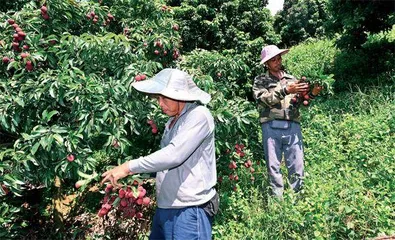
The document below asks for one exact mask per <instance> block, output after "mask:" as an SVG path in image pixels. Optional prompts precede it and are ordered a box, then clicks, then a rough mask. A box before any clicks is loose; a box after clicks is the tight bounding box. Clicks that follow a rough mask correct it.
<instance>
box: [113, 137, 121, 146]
mask: <svg viewBox="0 0 395 240" xmlns="http://www.w3.org/2000/svg"><path fill="white" fill-rule="evenodd" d="M112 146H113V147H114V148H119V146H120V145H119V142H118V140H117V139H114V141H113V143H112Z"/></svg>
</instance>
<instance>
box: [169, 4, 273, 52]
mask: <svg viewBox="0 0 395 240" xmlns="http://www.w3.org/2000/svg"><path fill="white" fill-rule="evenodd" d="M169 2H170V4H176V5H178V7H175V8H174V9H175V17H176V19H177V20H178V21H179V22H180V26H181V32H182V38H183V42H184V43H185V44H184V46H183V47H184V49H185V51H192V50H194V49H195V48H203V49H206V50H221V49H235V50H236V52H238V53H243V52H245V50H246V47H248V43H249V42H251V41H254V40H256V39H261V41H263V42H266V43H278V42H279V37H278V35H277V34H275V32H274V30H273V27H272V18H271V16H270V12H269V10H268V9H266V8H264V6H266V4H267V1H266V0H265V1H257V0H250V1H180V2H181V4H179V3H175V2H174V1H169ZM261 46H262V45H261ZM261 46H260V47H261Z"/></svg>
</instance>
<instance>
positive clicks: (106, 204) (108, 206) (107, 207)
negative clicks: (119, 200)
mask: <svg viewBox="0 0 395 240" xmlns="http://www.w3.org/2000/svg"><path fill="white" fill-rule="evenodd" d="M111 207H112V206H111V204H108V203H105V204H103V205H102V208H105V209H107V210H110V209H111Z"/></svg>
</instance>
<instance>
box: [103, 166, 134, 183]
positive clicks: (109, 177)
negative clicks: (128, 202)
mask: <svg viewBox="0 0 395 240" xmlns="http://www.w3.org/2000/svg"><path fill="white" fill-rule="evenodd" d="M131 174H132V173H131V172H130V170H129V161H127V162H125V163H123V164H122V165H119V166H117V167H115V168H113V169H110V170H108V171H107V172H105V173H103V174H102V175H101V176H102V177H103V180H102V181H101V184H103V183H105V182H108V181H110V182H111V184H112V185H113V186H114V187H122V185H121V184H119V183H118V180H119V179H122V178H124V177H126V176H128V175H131Z"/></svg>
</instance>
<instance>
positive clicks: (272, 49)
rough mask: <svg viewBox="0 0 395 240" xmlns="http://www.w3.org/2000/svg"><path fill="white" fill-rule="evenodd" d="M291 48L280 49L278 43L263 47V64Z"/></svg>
mask: <svg viewBox="0 0 395 240" xmlns="http://www.w3.org/2000/svg"><path fill="white" fill-rule="evenodd" d="M287 52H289V49H279V48H278V47H277V46H276V45H267V46H265V47H264V48H263V49H262V52H261V64H264V63H265V62H267V61H268V60H269V59H271V58H273V57H275V56H277V55H279V54H281V55H283V54H286V53H287Z"/></svg>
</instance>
